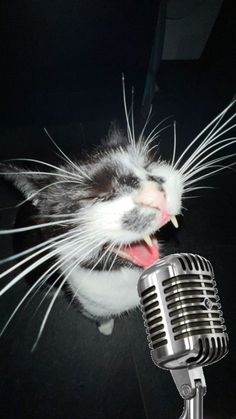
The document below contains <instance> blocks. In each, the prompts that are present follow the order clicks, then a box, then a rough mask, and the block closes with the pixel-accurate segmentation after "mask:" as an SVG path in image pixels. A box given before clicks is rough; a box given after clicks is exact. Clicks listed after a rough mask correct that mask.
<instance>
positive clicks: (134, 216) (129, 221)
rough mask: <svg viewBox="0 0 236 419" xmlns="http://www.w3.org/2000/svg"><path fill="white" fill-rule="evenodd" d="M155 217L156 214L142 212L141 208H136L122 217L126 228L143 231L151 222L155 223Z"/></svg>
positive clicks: (138, 231)
mask: <svg viewBox="0 0 236 419" xmlns="http://www.w3.org/2000/svg"><path fill="white" fill-rule="evenodd" d="M155 217H156V214H148V215H144V214H142V213H140V210H139V208H134V209H132V210H131V211H129V212H127V213H126V214H125V215H124V216H123V217H122V226H123V228H125V229H126V230H131V231H135V232H137V233H142V231H143V230H145V229H146V228H148V227H149V224H151V223H153V221H154V220H155Z"/></svg>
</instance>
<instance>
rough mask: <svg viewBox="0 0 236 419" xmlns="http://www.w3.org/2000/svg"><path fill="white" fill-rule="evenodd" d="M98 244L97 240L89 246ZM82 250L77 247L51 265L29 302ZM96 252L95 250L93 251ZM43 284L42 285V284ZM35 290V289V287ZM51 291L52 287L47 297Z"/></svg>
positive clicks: (38, 282) (41, 277)
mask: <svg viewBox="0 0 236 419" xmlns="http://www.w3.org/2000/svg"><path fill="white" fill-rule="evenodd" d="M84 241H86V242H87V237H86V240H84ZM93 242H94V243H96V240H94V241H92V240H91V241H90V244H89V245H91V243H93ZM78 243H79V244H82V240H81V239H80V240H78ZM75 244H76V243H73V246H74V245H75ZM79 249H80V250H81V247H77V248H76V249H74V251H72V250H73V249H72V250H71V251H69V252H68V253H66V255H65V256H62V257H61V258H60V259H59V260H58V261H56V262H55V263H53V265H51V266H50V267H49V269H47V270H46V272H44V274H43V275H41V276H40V278H39V280H37V284H36V285H37V286H38V287H37V289H36V291H35V292H34V294H33V295H32V297H31V298H30V300H29V301H28V302H30V301H31V300H32V298H34V296H35V294H36V293H37V292H38V291H39V290H40V288H41V287H42V286H43V285H44V284H45V283H46V282H47V281H48V279H49V278H50V277H51V276H52V275H54V273H55V272H57V271H58V270H59V269H61V267H62V266H63V265H65V264H66V263H67V262H68V260H70V259H72V258H73V257H74V256H75V255H76V253H77V252H78V250H79ZM93 250H94V249H93ZM42 279H43V281H42ZM40 282H41V283H40ZM54 285H55V283H53V286H54ZM33 288H34V287H33ZM31 289H32V287H31ZM51 289H52V287H50V288H49V291H48V292H47V293H46V296H47V295H48V293H49V292H50V291H51ZM32 290H33V289H32Z"/></svg>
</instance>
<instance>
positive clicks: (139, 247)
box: [120, 238, 160, 268]
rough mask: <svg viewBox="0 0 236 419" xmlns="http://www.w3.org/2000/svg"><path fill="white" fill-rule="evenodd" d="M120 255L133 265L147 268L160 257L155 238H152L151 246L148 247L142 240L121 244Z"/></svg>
mask: <svg viewBox="0 0 236 419" xmlns="http://www.w3.org/2000/svg"><path fill="white" fill-rule="evenodd" d="M120 256H122V257H123V258H124V259H127V260H129V261H130V262H132V263H134V264H135V265H138V266H141V267H142V268H148V267H149V266H150V265H152V264H153V263H154V262H156V261H157V260H158V259H160V253H159V249H158V243H157V241H156V239H153V238H152V247H149V246H148V245H147V244H146V243H145V241H144V240H142V241H141V242H139V243H134V244H130V245H129V246H123V248H121V254H120Z"/></svg>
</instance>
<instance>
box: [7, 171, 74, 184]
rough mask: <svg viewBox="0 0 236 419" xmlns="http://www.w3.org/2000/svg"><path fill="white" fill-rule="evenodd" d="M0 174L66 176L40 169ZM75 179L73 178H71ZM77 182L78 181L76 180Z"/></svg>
mask: <svg viewBox="0 0 236 419" xmlns="http://www.w3.org/2000/svg"><path fill="white" fill-rule="evenodd" d="M0 175H15V176H22V175H33V176H42V175H43V176H44V175H45V176H54V177H62V178H63V179H65V178H66V176H65V175H62V174H60V173H56V172H41V171H37V172H35V171H30V170H23V171H21V172H14V171H13V172H0ZM67 177H68V176H67ZM73 180H75V178H73ZM77 183H79V181H78V182H77Z"/></svg>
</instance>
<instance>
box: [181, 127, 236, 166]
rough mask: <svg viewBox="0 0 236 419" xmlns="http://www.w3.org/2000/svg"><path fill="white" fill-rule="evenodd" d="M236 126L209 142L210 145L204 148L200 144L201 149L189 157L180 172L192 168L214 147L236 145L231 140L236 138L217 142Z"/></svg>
mask: <svg viewBox="0 0 236 419" xmlns="http://www.w3.org/2000/svg"><path fill="white" fill-rule="evenodd" d="M235 126H236V124H235V125H232V126H231V127H230V128H228V129H227V130H225V131H224V132H222V133H220V134H219V135H217V136H215V137H213V138H212V139H211V141H209V142H208V143H206V144H205V145H204V146H203V145H202V144H200V145H199V147H198V148H197V149H196V150H195V152H194V153H193V154H192V155H191V157H189V158H188V159H187V161H186V162H185V163H184V164H183V166H182V167H181V168H180V169H179V171H180V172H184V171H185V169H186V168H187V169H188V168H189V167H190V166H192V165H193V164H195V163H196V161H197V160H198V158H199V157H200V156H201V155H204V154H206V153H208V151H209V150H211V149H212V148H214V147H217V145H219V144H221V143H225V142H226V143H227V144H228V146H230V145H232V144H234V142H235V141H231V140H235V139H236V137H230V138H226V139H223V140H220V141H216V142H215V140H216V139H217V138H219V137H221V136H222V135H223V134H225V133H226V132H227V131H229V130H232V129H233V128H234V127H235ZM207 157H208V155H207V156H206V158H207Z"/></svg>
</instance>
